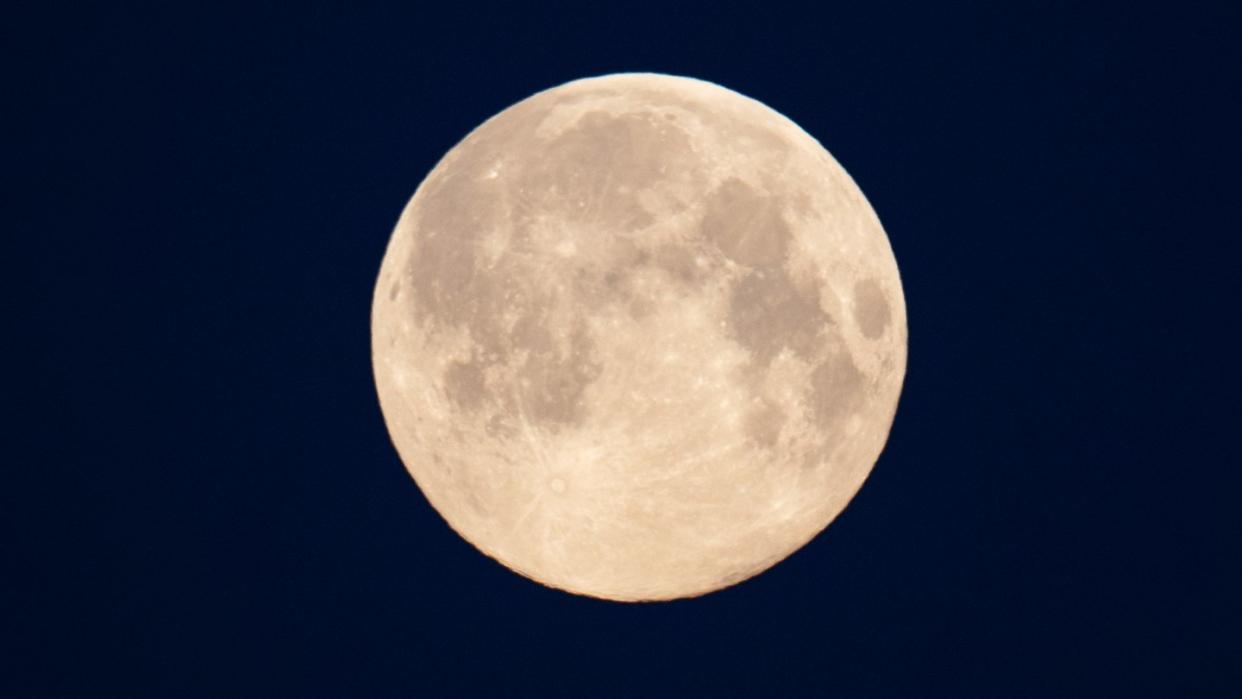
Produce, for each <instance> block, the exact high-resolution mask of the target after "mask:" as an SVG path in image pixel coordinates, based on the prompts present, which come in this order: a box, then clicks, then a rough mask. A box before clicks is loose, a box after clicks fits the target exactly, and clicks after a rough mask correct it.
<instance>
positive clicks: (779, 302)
mask: <svg viewBox="0 0 1242 699" xmlns="http://www.w3.org/2000/svg"><path fill="white" fill-rule="evenodd" d="M371 332H372V337H371V340H372V358H373V365H374V367H373V368H374V372H375V382H376V386H377V389H378V393H379V399H380V405H381V407H382V409H383V414H384V418H385V421H386V423H387V426H388V431H389V433H390V434H391V436H392V440H393V442H394V444H395V445H396V448H397V451H398V452H399V454H400V456H401V459H402V461H403V462H404V463H405V466H406V468H407V469H408V470H409V472H410V474H411V475H412V476H413V477H414V480H415V482H416V483H417V484H418V487H419V488H420V489H421V490H422V492H423V493H424V494H425V496H426V497H427V500H428V501H429V502H430V503H431V505H432V506H433V507H434V508H435V509H436V510H437V511H438V512H439V513H440V515H441V516H443V518H444V519H445V520H446V521H447V522H448V524H449V526H451V527H452V529H453V530H454V531H456V532H457V533H458V534H460V535H461V536H462V537H463V538H464V539H466V540H467V541H469V542H470V543H471V544H473V545H474V546H475V547H477V548H478V549H479V550H480V551H482V552H483V553H485V554H487V555H488V556H490V557H492V558H494V559H496V560H497V561H499V562H500V563H502V564H504V565H505V566H507V567H508V568H510V569H511V570H513V571H516V572H517V573H520V574H522V575H524V576H527V577H529V578H532V579H534V580H536V581H538V582H540V583H543V584H545V585H548V586H551V587H555V588H559V589H562V590H566V591H569V592H573V593H577V594H582V595H589V596H592V597H600V598H606V599H612V600H619V601H642V600H667V599H675V598H681V597H693V596H697V595H701V594H704V593H707V592H711V591H714V590H718V589H720V588H723V587H726V586H729V585H733V584H735V583H737V582H740V581H742V580H745V579H747V578H750V577H751V576H754V575H756V574H758V573H760V572H762V571H764V570H766V569H768V568H769V567H771V566H772V565H774V564H776V563H777V562H779V561H781V560H782V559H784V558H785V557H787V556H789V555H790V554H791V553H793V552H794V551H796V550H798V549H799V548H800V547H802V546H803V545H804V544H806V543H807V542H808V541H810V540H811V539H812V538H813V537H814V536H815V535H816V534H818V533H819V532H820V531H822V530H823V529H824V528H825V527H826V526H827V525H828V524H829V522H831V521H832V520H833V519H834V518H835V517H836V516H837V515H838V514H839V513H840V512H841V511H842V509H844V508H845V506H846V504H847V503H849V501H850V499H851V498H852V497H853V496H854V494H855V493H856V492H857V491H858V489H859V488H860V487H861V486H862V483H863V481H864V480H865V479H866V477H867V475H868V474H869V473H870V472H871V469H872V467H873V466H874V464H875V462H876V459H877V458H878V457H879V455H880V452H881V450H882V449H883V448H884V444H885V441H886V440H887V439H888V434H889V430H890V428H891V426H892V422H893V416H894V414H895V411H896V408H897V401H898V397H899V395H900V393H901V385H902V381H903V378H904V376H905V370H906V309H905V302H904V298H903V294H902V289H901V281H900V279H899V277H898V272H897V265H896V262H895V260H894V258H893V252H892V249H891V248H890V246H889V242H888V238H887V236H886V235H885V233H884V229H883V228H882V227H881V226H880V222H879V219H878V218H877V217H876V215H875V212H874V211H873V210H872V208H871V206H870V205H869V204H868V203H867V200H866V199H865V198H864V197H863V195H862V192H861V191H859V189H858V187H857V185H855V183H854V181H853V180H852V179H851V178H850V177H849V175H847V174H846V173H845V171H844V170H843V169H842V168H841V166H840V165H838V164H837V162H836V160H834V159H833V157H832V156H831V155H829V154H828V152H827V151H826V150H824V148H823V147H822V146H821V145H820V144H819V143H818V142H817V141H816V140H815V139H814V138H812V137H811V136H810V135H808V134H807V133H806V132H804V131H803V130H802V129H801V128H799V127H798V126H797V125H796V124H794V123H793V122H792V121H790V120H789V119H787V118H785V117H784V116H782V115H781V114H779V113H777V112H776V111H774V110H772V109H770V108H768V107H766V106H764V105H763V104H761V103H759V102H757V101H755V100H752V99H750V98H747V97H744V96H742V95H740V94H738V93H736V92H733V91H731V90H728V89H726V88H723V87H720V86H718V85H715V84H712V83H709V82H704V81H700V80H694V79H690V78H681V77H673V76H667V75H657V74H620V75H609V76H604V77H598V78H590V79H585V80H578V81H574V82H570V83H567V84H565V85H561V86H559V87H555V88H552V89H549V90H546V91H544V92H540V93H538V94H535V95H534V96H532V97H529V98H527V99H525V100H522V101H521V102H518V103H517V104H515V105H513V106H511V107H509V108H508V109H505V110H504V111H502V112H500V113H499V114H497V115H496V116H494V117H492V118H491V119H488V120H487V121H486V122H485V123H483V124H482V125H481V126H479V127H478V128H476V129H475V130H474V131H473V132H471V133H470V134H469V135H468V136H467V137H466V138H465V140H463V141H461V142H460V143H459V144H457V146H455V147H454V148H453V149H452V150H450V151H449V152H448V154H447V155H445V156H444V158H443V159H442V160H441V161H440V162H439V163H438V164H437V165H436V167H435V168H434V169H433V170H432V171H431V173H430V174H429V175H428V176H427V177H426V179H425V180H424V181H423V182H422V184H421V185H419V187H418V189H417V191H416V192H415V194H414V196H413V198H412V199H411V200H410V201H409V203H408V204H407V206H406V207H405V210H404V211H403V212H402V214H401V217H400V220H399V221H398V222H397V226H396V229H395V230H394V232H393V234H392V238H391V239H390V241H389V243H388V248H387V252H386V253H385V255H384V260H383V264H382V267H381V269H380V272H379V278H378V281H377V283H376V287H375V296H374V302H373V306H372V315H371Z"/></svg>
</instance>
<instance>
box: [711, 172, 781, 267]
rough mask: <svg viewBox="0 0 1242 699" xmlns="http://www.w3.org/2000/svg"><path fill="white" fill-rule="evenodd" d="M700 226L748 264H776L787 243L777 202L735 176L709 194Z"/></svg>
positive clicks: (735, 258)
mask: <svg viewBox="0 0 1242 699" xmlns="http://www.w3.org/2000/svg"><path fill="white" fill-rule="evenodd" d="M701 227H702V234H703V237H704V238H706V239H707V240H710V241H711V242H712V243H713V244H715V246H716V247H717V248H719V249H720V251H721V252H722V253H724V254H725V256H727V257H728V258H729V259H731V260H733V261H734V262H738V263H740V264H744V265H749V266H751V267H773V266H776V265H779V264H780V263H781V261H782V260H784V259H785V253H786V250H787V248H788V247H789V238H790V231H789V226H788V225H787V224H786V223H785V219H784V218H783V217H782V216H781V210H780V206H779V205H778V202H777V201H776V200H774V199H773V198H772V197H768V196H764V195H763V194H760V193H759V192H756V191H755V190H754V188H753V187H751V186H750V185H748V184H746V183H745V182H743V181H741V180H739V179H737V178H736V177H734V178H729V179H727V180H725V181H724V182H722V183H721V184H720V186H718V187H717V188H716V189H715V190H713V191H712V193H711V194H710V195H709V196H708V199H707V204H706V212H705V213H704V214H703V221H702V224H701Z"/></svg>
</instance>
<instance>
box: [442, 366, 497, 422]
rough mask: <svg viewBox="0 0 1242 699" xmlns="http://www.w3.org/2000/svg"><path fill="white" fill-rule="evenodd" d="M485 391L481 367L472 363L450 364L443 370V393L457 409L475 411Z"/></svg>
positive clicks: (481, 401)
mask: <svg viewBox="0 0 1242 699" xmlns="http://www.w3.org/2000/svg"><path fill="white" fill-rule="evenodd" d="M486 389H487V385H486V381H485V376H484V374H483V367H482V366H480V365H479V364H478V363H476V362H474V361H469V362H451V363H450V364H449V365H448V368H447V369H445V370H444V393H445V395H446V396H448V399H449V401H451V402H452V403H453V404H454V405H456V406H457V407H459V408H462V409H464V410H475V409H477V408H478V407H479V406H480V405H481V404H482V403H483V398H484V397H485V395H484V391H486Z"/></svg>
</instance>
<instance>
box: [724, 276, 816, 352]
mask: <svg viewBox="0 0 1242 699" xmlns="http://www.w3.org/2000/svg"><path fill="white" fill-rule="evenodd" d="M727 322H728V324H729V329H730V330H731V333H732V335H733V338H734V339H735V340H736V341H737V343H738V344H740V345H741V346H742V347H745V348H746V349H748V350H750V351H751V353H752V355H753V358H754V361H755V362H756V363H757V364H759V365H761V366H765V367H766V366H767V365H768V364H769V363H770V362H771V361H772V359H773V358H774V357H775V356H776V355H777V354H778V353H780V351H781V348H783V347H789V348H790V349H791V350H793V351H794V352H795V353H796V354H798V355H799V356H800V357H803V358H805V359H808V360H809V359H813V358H814V357H815V355H816V354H817V349H818V342H817V339H818V336H819V334H820V332H821V331H822V330H823V328H824V326H825V325H827V324H829V323H831V322H832V319H831V318H830V317H829V316H828V314H826V313H824V312H823V310H822V309H820V307H819V303H818V299H817V298H816V299H812V298H808V295H807V294H806V293H800V292H799V289H798V286H797V285H795V284H794V282H793V280H791V279H790V278H789V275H788V274H786V273H785V271H784V270H783V269H779V268H778V269H775V270H770V271H767V272H752V273H751V274H748V275H746V276H745V277H743V278H742V279H741V280H739V281H738V282H736V283H735V284H734V285H733V288H732V290H731V292H730V295H729V311H728V317H727Z"/></svg>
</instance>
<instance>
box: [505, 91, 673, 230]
mask: <svg viewBox="0 0 1242 699" xmlns="http://www.w3.org/2000/svg"><path fill="white" fill-rule="evenodd" d="M691 155H692V150H691V146H690V139H689V137H688V136H687V135H686V133H685V132H684V131H682V130H681V129H680V128H678V127H677V126H676V125H674V124H672V123H669V122H668V121H666V120H663V119H659V118H658V117H657V116H656V115H655V114H653V113H651V112H647V111H642V112H627V113H623V114H616V115H614V114H611V113H609V112H606V111H603V110H593V111H589V112H586V113H585V114H583V115H582V116H581V117H579V119H578V121H577V122H575V123H574V125H573V126H572V127H570V128H568V129H566V130H565V131H564V132H562V133H560V134H558V135H557V136H556V137H554V138H553V139H552V140H551V142H550V143H548V144H547V146H546V147H545V148H543V149H542V151H541V152H540V153H539V154H538V157H537V158H536V159H533V162H532V164H531V166H530V168H529V169H528V170H527V171H525V172H524V173H523V182H524V183H527V184H528V185H529V186H530V187H531V188H532V189H533V190H534V191H535V192H537V193H538V192H541V191H542V192H552V193H553V194H551V195H550V199H551V200H552V203H551V204H550V205H549V208H550V209H552V210H555V211H558V212H563V213H562V215H563V216H564V217H565V219H566V220H567V221H592V222H598V223H603V224H605V225H606V226H607V227H608V228H610V229H611V230H612V231H628V230H635V229H641V228H645V227H647V226H649V225H651V224H652V223H654V222H655V218H654V216H653V214H652V212H650V211H647V210H646V209H645V208H643V206H642V204H641V203H640V202H639V200H638V192H639V191H640V190H642V189H644V188H647V187H650V186H651V185H652V184H653V183H656V182H666V181H668V180H669V179H674V178H679V177H687V176H688V175H690V174H692V173H693V172H694V170H695V166H696V165H697V163H696V162H694V161H693V160H692V159H691V158H690V156H691ZM603 163H606V166H601V164H603Z"/></svg>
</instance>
